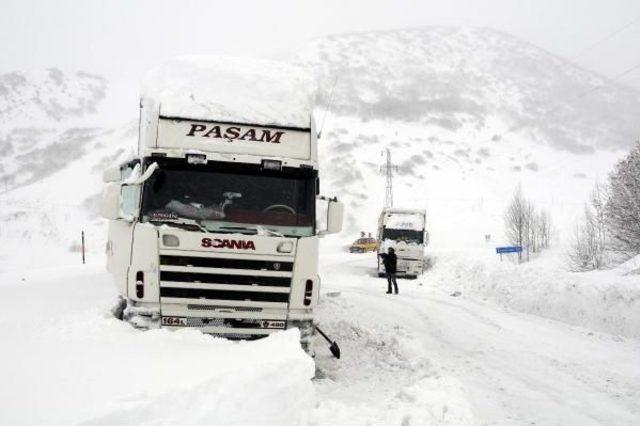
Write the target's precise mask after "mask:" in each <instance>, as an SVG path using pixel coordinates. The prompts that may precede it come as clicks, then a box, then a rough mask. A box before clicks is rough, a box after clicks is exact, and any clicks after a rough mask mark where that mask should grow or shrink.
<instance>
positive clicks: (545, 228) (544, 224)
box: [537, 209, 552, 249]
mask: <svg viewBox="0 0 640 426" xmlns="http://www.w3.org/2000/svg"><path fill="white" fill-rule="evenodd" d="M537 226H538V236H539V245H540V249H545V248H548V247H549V245H550V241H551V226H552V225H551V215H550V214H549V212H548V211H547V210H544V209H542V210H540V212H539V213H538V217H537Z"/></svg>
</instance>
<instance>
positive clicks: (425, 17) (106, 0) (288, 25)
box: [0, 0, 640, 103]
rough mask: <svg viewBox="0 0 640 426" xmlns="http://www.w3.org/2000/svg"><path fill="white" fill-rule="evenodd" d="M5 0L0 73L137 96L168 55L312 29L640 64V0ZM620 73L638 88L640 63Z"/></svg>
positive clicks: (244, 50)
mask: <svg viewBox="0 0 640 426" xmlns="http://www.w3.org/2000/svg"><path fill="white" fill-rule="evenodd" d="M0 2H1V4H2V8H1V10H2V13H0V40H2V60H1V61H0V71H1V72H7V71H14V70H31V69H42V68H47V67H51V66H57V67H60V68H63V69H65V70H75V69H78V70H86V71H91V72H97V73H101V74H104V75H106V76H107V77H108V78H109V80H110V82H111V85H112V88H113V90H114V91H115V92H116V93H120V94H121V95H122V96H125V94H127V95H126V97H127V98H128V97H129V96H131V99H132V102H134V103H135V99H136V98H137V85H138V81H139V78H140V76H141V74H143V73H144V71H145V70H147V69H149V68H153V67H154V66H156V65H158V64H159V63H161V62H163V61H164V60H166V59H167V58H169V57H171V56H175V55H179V54H189V53H198V54H202V53H216V54H234V55H241V56H266V57H277V56H279V55H281V53H282V52H287V51H291V50H292V49H296V48H297V47H299V46H300V45H302V44H303V43H304V42H305V40H308V39H309V38H313V37H318V36H322V35H325V34H332V33H342V32H350V31H366V30H377V29H393V28H405V27H417V26H428V25H455V26H488V27H492V28H496V29H499V30H503V31H506V32H509V33H511V34H514V35H516V36H518V37H519V38H522V39H525V40H527V41H530V42H532V43H534V44H536V45H538V46H540V47H543V48H545V49H547V50H549V51H551V52H553V53H555V54H557V55H560V56H563V57H566V58H568V59H570V60H572V61H574V62H576V63H578V64H580V65H582V66H584V67H586V68H589V69H592V70H595V71H597V72H599V73H601V74H603V75H605V76H614V75H617V74H619V73H620V72H622V71H624V70H625V69H628V68H631V67H632V66H634V65H637V64H640V0H607V1H600V0H564V1H563V0H535V1H534V0H531V1H530V0H504V1H499V0H446V1H443V0H437V1H432V0H393V1H376V0H357V1H349V0H320V1H317V0H316V1H304V0H297V1H292V0H277V1H275V0H274V1H266V0H251V1H242V0H235V1H214V0H209V1H205V0H173V1H169V0H67V1H65V0H39V1H36V0H0ZM613 33H616V34H613ZM607 36H609V37H608V38H607ZM603 38H606V39H605V40H603V41H601V40H602V39H603ZM599 41H600V42H599ZM598 42H599V43H598ZM596 43H597V45H595V46H593V45H594V44H596ZM585 49H586V50H585ZM622 82H624V83H627V84H630V85H634V86H635V87H638V88H640V70H638V71H636V72H634V73H631V74H629V75H628V76H626V77H625V78H624V79H623V80H622ZM129 93H131V94H130V95H129ZM120 98H121V97H120Z"/></svg>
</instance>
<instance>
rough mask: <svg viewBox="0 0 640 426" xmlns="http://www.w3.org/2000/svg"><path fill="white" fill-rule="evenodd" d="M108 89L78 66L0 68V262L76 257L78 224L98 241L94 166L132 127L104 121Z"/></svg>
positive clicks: (110, 155) (97, 171) (109, 157)
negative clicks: (72, 70) (72, 68)
mask: <svg viewBox="0 0 640 426" xmlns="http://www.w3.org/2000/svg"><path fill="white" fill-rule="evenodd" d="M107 90H108V85H107V81H106V79H105V78H103V77H100V76H96V75H92V74H88V73H84V72H75V73H65V72H63V71H61V70H58V69H55V68H52V69H49V70H46V71H42V72H29V73H18V72H15V73H9V74H3V75H0V154H1V155H0V201H1V203H2V206H3V208H2V209H1V211H0V239H1V240H2V242H3V244H2V247H1V248H0V269H3V268H7V269H13V268H19V267H20V266H21V265H22V266H24V265H25V264H26V265H35V264H40V265H46V264H58V263H59V262H61V261H62V262H69V261H70V259H69V256H70V255H72V256H73V257H74V258H78V259H79V257H78V253H77V250H78V247H79V242H80V233H81V231H83V230H84V231H85V232H86V233H87V236H88V237H89V236H90V239H89V241H90V242H91V247H92V248H94V249H95V251H96V252H98V247H102V246H103V241H104V236H103V233H104V232H103V224H102V221H100V220H97V218H96V201H97V198H96V197H97V195H98V194H99V193H100V190H101V188H100V185H101V183H100V176H101V171H102V169H103V168H104V167H105V166H106V165H108V164H110V163H111V162H112V161H113V159H115V158H117V157H118V156H120V155H123V153H124V151H125V149H126V148H125V147H127V146H131V144H132V142H133V140H134V138H135V135H136V134H137V130H136V128H135V126H134V125H133V124H129V125H125V126H122V127H121V128H117V129H113V128H111V127H109V126H107V125H106V124H105V120H104V116H103V113H104V108H103V105H102V103H103V101H104V99H105V96H106V93H107ZM132 118H134V117H132ZM132 121H133V120H132Z"/></svg>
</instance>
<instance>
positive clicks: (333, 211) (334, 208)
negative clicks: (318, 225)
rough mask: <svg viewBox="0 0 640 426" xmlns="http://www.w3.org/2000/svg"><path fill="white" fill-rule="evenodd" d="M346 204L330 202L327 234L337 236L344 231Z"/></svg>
mask: <svg viewBox="0 0 640 426" xmlns="http://www.w3.org/2000/svg"><path fill="white" fill-rule="evenodd" d="M343 216H344V204H342V203H341V202H340V201H337V200H336V201H329V206H328V209H327V234H337V233H339V232H340V231H342V219H343Z"/></svg>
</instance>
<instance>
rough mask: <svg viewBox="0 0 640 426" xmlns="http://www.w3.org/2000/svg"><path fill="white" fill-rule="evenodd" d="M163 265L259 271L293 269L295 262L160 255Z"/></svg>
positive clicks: (289, 270)
mask: <svg viewBox="0 0 640 426" xmlns="http://www.w3.org/2000/svg"><path fill="white" fill-rule="evenodd" d="M160 264H161V265H173V266H195V267H203V268H225V269H245V270H246V269H249V270H259V271H288V272H291V271H293V262H282V261H279V260H277V261H271V260H246V259H225V258H212V257H196V256H171V255H162V256H160Z"/></svg>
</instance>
